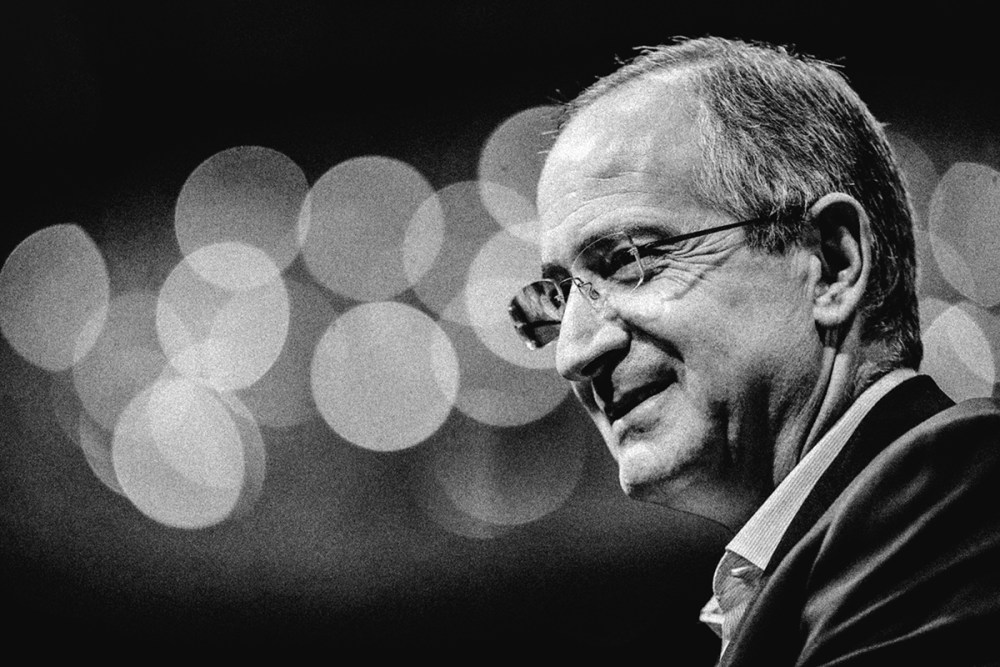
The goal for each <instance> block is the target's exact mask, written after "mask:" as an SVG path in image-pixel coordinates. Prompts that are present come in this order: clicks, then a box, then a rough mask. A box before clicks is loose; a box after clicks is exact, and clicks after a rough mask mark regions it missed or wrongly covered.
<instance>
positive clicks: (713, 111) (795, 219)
mask: <svg viewBox="0 0 1000 667" xmlns="http://www.w3.org/2000/svg"><path fill="white" fill-rule="evenodd" d="M674 71H682V72H685V73H687V74H690V76H688V77H685V80H686V81H688V85H689V86H690V88H691V90H692V91H693V92H694V93H695V95H696V97H697V98H698V99H699V100H700V101H701V103H702V106H703V113H702V114H701V116H702V117H701V118H700V119H699V122H700V123H701V127H702V132H701V135H702V152H703V157H704V160H703V169H702V173H700V174H698V175H697V178H696V189H697V192H696V196H698V197H699V199H701V200H702V202H703V203H704V204H706V205H707V206H709V207H711V208H713V209H715V210H718V211H722V212H725V213H728V214H730V215H732V216H734V217H736V218H737V219H749V218H758V217H770V218H772V220H773V221H772V223H771V224H770V225H762V226H756V227H750V228H748V229H747V238H748V242H749V245H750V246H751V247H755V248H759V249H762V250H764V251H767V252H774V253H783V252H785V250H786V249H787V248H789V247H792V246H794V245H795V244H797V243H799V242H800V241H801V240H802V239H803V238H804V234H805V232H806V227H807V226H806V223H805V220H804V216H803V215H802V213H803V212H804V211H805V210H806V209H807V208H808V206H809V205H810V204H812V203H813V202H815V201H816V200H817V199H819V198H820V197H821V196H823V195H825V194H827V193H830V192H844V193H847V194H849V195H851V196H853V197H854V198H855V199H857V200H858V202H860V203H861V205H862V206H863V207H864V209H865V211H866V213H867V214H868V216H869V218H870V219H871V225H872V236H873V247H872V273H871V277H870V282H869V285H868V290H867V291H866V295H865V301H864V303H863V304H862V317H863V322H862V328H861V340H862V342H863V343H865V344H867V345H876V346H880V347H882V348H884V351H885V354H883V355H876V356H880V357H881V358H880V359H879V360H878V361H877V366H875V367H870V368H866V369H863V370H862V374H863V375H864V376H865V377H864V378H859V379H858V381H859V383H860V384H868V382H871V381H873V380H874V379H875V378H877V377H878V376H880V375H882V374H884V373H885V372H886V371H888V370H889V369H891V368H896V367H901V366H903V367H911V368H918V367H919V364H920V360H921V357H922V355H923V346H922V344H921V342H920V324H919V318H918V311H917V298H916V260H915V251H914V241H913V212H912V209H911V206H910V203H909V200H908V198H907V194H906V190H905V188H904V185H903V178H902V175H901V172H900V169H899V167H898V165H897V163H896V161H895V158H894V157H893V154H892V149H891V148H890V146H889V143H888V141H887V139H886V137H885V133H884V131H883V129H882V126H881V124H880V123H879V122H878V121H877V120H876V119H875V118H874V116H872V114H871V112H870V111H869V110H868V107H867V106H866V105H865V104H864V102H863V101H862V100H861V98H860V97H858V95H857V93H856V92H855V91H854V90H853V89H852V88H851V87H850V85H849V84H848V83H847V81H846V80H845V79H844V77H843V76H841V74H840V73H839V72H837V71H836V70H834V69H833V67H832V66H831V65H830V64H828V63H825V62H822V61H820V60H817V59H814V58H811V57H808V56H802V55H796V54H793V53H791V52H789V50H787V49H785V48H783V47H778V46H772V45H768V44H759V43H747V42H742V41H734V40H727V39H722V38H718V37H706V38H701V39H692V40H688V39H679V40H677V42H676V43H674V44H670V45H663V46H657V47H648V48H644V49H642V50H641V52H640V55H638V56H637V57H636V58H635V59H633V60H632V61H630V62H628V63H626V64H624V65H623V66H622V67H621V68H619V69H618V70H616V71H615V72H613V73H612V74H610V75H608V76H606V77H604V78H603V79H600V80H599V81H597V82H596V83H595V84H593V85H592V86H590V87H589V88H588V89H587V90H585V91H584V92H583V93H582V94H580V95H579V96H578V97H577V98H576V99H575V100H573V101H572V102H571V103H570V104H569V105H567V107H566V109H565V119H566V121H567V122H568V120H569V119H571V118H572V117H573V115H574V114H575V113H576V112H577V111H578V110H580V109H582V108H584V107H586V106H588V105H589V104H591V103H592V102H594V101H595V100H596V99H598V98H600V97H602V96H604V95H606V94H607V93H609V92H611V91H612V90H614V89H616V88H618V87H620V86H622V85H624V84H626V83H628V82H630V81H633V80H635V79H638V78H640V77H645V76H655V75H656V74H658V73H667V72H674Z"/></svg>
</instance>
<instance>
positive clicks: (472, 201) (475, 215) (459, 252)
mask: <svg viewBox="0 0 1000 667" xmlns="http://www.w3.org/2000/svg"><path fill="white" fill-rule="evenodd" d="M437 200H438V202H439V205H440V207H441V211H442V214H443V220H444V243H443V245H442V246H441V252H440V253H438V254H437V256H436V257H435V259H434V262H433V264H432V265H431V266H430V268H429V270H428V271H427V272H426V275H424V276H423V277H422V279H420V280H419V282H417V283H416V285H414V288H413V290H414V292H416V293H417V296H418V297H420V301H421V302H423V304H424V305H426V306H427V307H428V308H429V309H430V310H432V311H433V312H434V313H435V314H436V315H438V316H439V317H440V318H442V319H444V320H448V321H451V322H460V323H463V324H467V323H468V322H469V315H468V312H467V310H466V307H465V289H464V288H465V281H466V276H467V274H468V271H469V267H470V265H471V264H472V260H473V258H475V257H476V255H477V254H478V253H479V249H480V248H481V247H482V245H483V244H484V243H486V242H487V241H488V240H489V239H490V238H492V237H493V235H494V234H496V233H497V232H498V231H502V229H503V228H502V227H501V226H500V225H499V223H498V222H497V221H496V220H495V219H494V218H493V216H492V215H490V212H489V211H487V210H486V207H485V206H484V205H483V201H482V198H481V197H480V187H479V183H478V182H477V181H460V182H458V183H452V184H451V185H449V186H447V187H444V188H442V189H441V190H438V192H437ZM428 217H430V218H432V216H428ZM415 220H420V218H417V219H415ZM423 224H424V226H427V227H429V226H430V225H429V223H423Z"/></svg>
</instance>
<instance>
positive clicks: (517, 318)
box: [508, 217, 773, 350]
mask: <svg viewBox="0 0 1000 667" xmlns="http://www.w3.org/2000/svg"><path fill="white" fill-rule="evenodd" d="M772 220H773V218H770V217H768V218H754V219H752V220H744V221H742V222H732V223H729V224H728V225H721V226H719V227H711V228H709V229H702V230H699V231H697V232H689V233H686V234H678V235H676V236H671V237H669V238H666V239H658V240H656V241H653V242H650V243H636V242H635V240H634V239H633V238H632V235H630V234H629V233H627V232H616V233H614V234H610V235H608V236H604V237H602V238H599V239H597V240H596V241H594V242H593V243H590V244H588V245H587V247H586V248H584V249H583V250H582V251H581V252H580V254H579V255H577V257H576V259H574V260H573V263H572V264H571V265H570V269H569V275H568V276H567V277H566V278H562V279H560V280H555V279H552V278H543V279H542V280H536V281H535V282H533V283H531V284H529V285H526V286H525V287H523V288H521V290H520V291H519V292H518V293H517V294H516V295H515V296H514V298H513V299H512V300H511V302H510V306H509V308H508V311H509V312H510V318H511V320H513V322H514V329H515V330H516V331H517V333H518V335H520V336H521V338H522V339H523V340H524V342H525V343H526V344H527V346H528V347H529V348H531V349H532V350H537V349H539V348H542V347H544V346H546V345H548V344H549V343H551V342H552V341H554V340H555V339H556V338H558V337H559V326H560V324H561V322H562V318H563V315H564V314H565V312H566V302H567V301H568V300H569V293H570V285H575V286H576V288H577V290H578V291H579V292H580V294H582V295H583V296H584V297H586V301H587V303H589V304H590V306H591V307H592V308H594V309H595V310H597V311H598V312H603V311H604V309H605V308H606V307H607V305H608V300H609V298H611V297H613V296H616V295H620V294H628V293H631V292H634V291H635V290H636V289H638V288H639V287H640V286H641V285H644V284H646V283H648V282H650V281H651V280H652V279H653V278H654V277H655V276H656V275H658V274H659V273H660V272H661V271H662V270H663V269H664V268H666V266H667V265H668V264H669V263H670V260H669V253H668V250H669V248H670V246H671V245H673V244H676V243H678V242H680V241H686V240H688V239H693V238H697V237H699V236H705V235H707V234H713V233H715V232H721V231H725V230H727V229H735V228H737V227H746V226H749V225H757V224H761V223H764V222H770V221H772Z"/></svg>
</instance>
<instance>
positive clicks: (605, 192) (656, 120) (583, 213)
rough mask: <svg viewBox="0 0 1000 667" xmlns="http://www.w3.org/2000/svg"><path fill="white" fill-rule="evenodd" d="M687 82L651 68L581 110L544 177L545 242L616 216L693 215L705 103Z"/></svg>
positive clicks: (573, 236)
mask: <svg viewBox="0 0 1000 667" xmlns="http://www.w3.org/2000/svg"><path fill="white" fill-rule="evenodd" d="M685 84H686V82H685V77H684V76H683V75H677V74H674V75H669V76H657V77H655V78H654V77H649V76H647V77H645V78H641V79H638V80H635V81H632V82H629V83H628V84H625V85H623V86H621V87H620V88H617V89H615V90H613V91H611V92H610V93H607V94H606V95H604V96H602V97H600V98H599V99H597V100H596V101H595V102H593V103H592V104H591V105H589V106H587V107H585V108H584V109H582V110H581V111H579V112H578V113H577V115H576V116H575V117H574V118H573V120H572V121H570V123H569V124H568V125H567V127H566V128H565V129H564V130H563V132H562V133H561V134H560V135H559V138H558V139H557V141H556V143H555V145H554V146H553V149H552V151H551V152H550V153H549V156H548V158H547V160H546V162H545V167H544V169H543V171H542V176H541V179H540V181H539V189H538V192H539V195H538V207H539V213H540V215H541V219H542V230H543V236H542V240H543V246H545V245H546V244H551V243H557V242H572V241H578V240H579V239H580V238H582V237H583V236H586V235H588V234H589V232H590V231H592V230H591V229H590V228H591V227H593V226H597V227H602V226H609V225H610V226H613V225H614V224H615V223H614V220H611V218H615V217H625V216H639V217H645V218H648V217H651V216H652V217H656V216H661V215H665V216H668V217H670V216H671V215H673V216H676V217H687V218H690V215H689V214H690V211H685V210H684V209H690V208H693V207H697V202H696V201H695V199H694V197H693V196H692V194H691V193H692V187H691V186H692V179H693V178H694V174H695V170H696V168H697V167H698V166H699V165H700V164H701V148H700V132H699V126H698V116H699V113H700V104H699V102H698V101H697V99H696V98H695V97H694V95H693V94H692V93H691V92H690V91H689V88H688V86H687V85H685ZM643 222H650V221H649V220H645V221H643ZM543 250H544V247H543Z"/></svg>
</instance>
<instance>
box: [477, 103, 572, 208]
mask: <svg viewBox="0 0 1000 667" xmlns="http://www.w3.org/2000/svg"><path fill="white" fill-rule="evenodd" d="M558 115H559V108H558V107H556V106H538V107H531V108H529V109H524V110H522V111H519V112H517V113H516V114H514V115H512V116H510V117H509V118H507V119H506V120H504V121H503V122H502V123H500V124H499V125H497V127H496V128H494V130H493V131H492V132H491V133H490V136H489V138H488V139H487V140H486V142H485V144H483V148H482V150H481V151H480V155H479V165H478V179H479V181H480V183H481V184H482V196H483V202H484V204H485V205H486V208H487V209H488V210H489V211H490V213H492V214H493V217H495V218H496V219H497V220H498V221H499V222H500V224H502V225H504V226H505V227H507V226H512V225H521V224H523V223H525V222H527V221H528V220H530V219H533V218H535V217H537V214H536V213H535V207H534V202H535V198H536V195H537V186H538V179H539V177H540V176H541V174H542V167H543V166H544V164H545V157H546V155H547V154H548V151H549V150H550V149H551V148H552V144H553V143H554V141H555V138H556V132H557V129H558ZM492 184H495V185H501V186H504V187H505V188H509V189H510V190H513V191H514V192H516V193H517V194H518V195H520V197H521V200H522V201H523V202H525V203H526V204H527V207H526V208H519V207H517V206H512V205H511V200H510V198H509V197H508V196H507V194H506V193H505V192H504V191H503V190H498V189H495V188H493V187H491V185H492Z"/></svg>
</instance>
